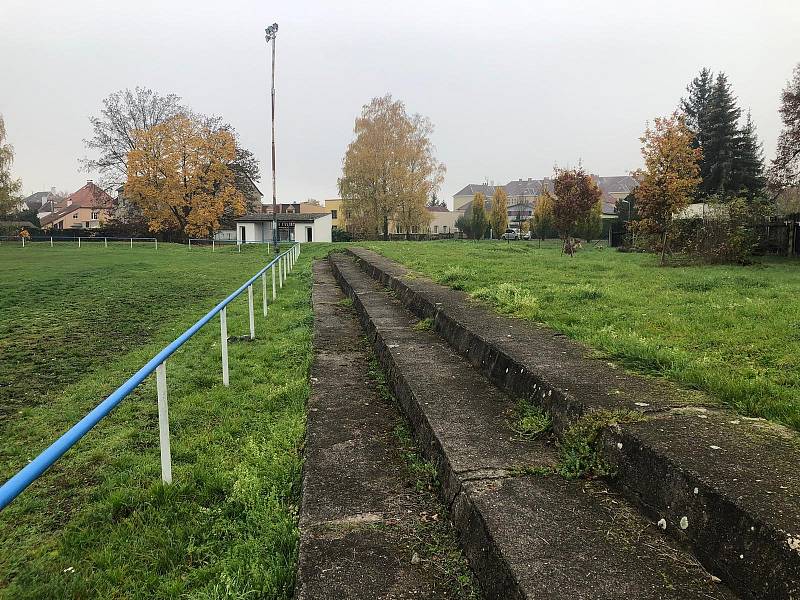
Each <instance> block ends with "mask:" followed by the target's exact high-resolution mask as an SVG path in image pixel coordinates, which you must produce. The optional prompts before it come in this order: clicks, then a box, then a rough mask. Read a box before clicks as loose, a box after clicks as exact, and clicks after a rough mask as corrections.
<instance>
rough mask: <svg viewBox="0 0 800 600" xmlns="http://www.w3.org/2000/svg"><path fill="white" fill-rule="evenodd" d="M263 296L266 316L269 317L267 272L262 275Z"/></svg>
mask: <svg viewBox="0 0 800 600" xmlns="http://www.w3.org/2000/svg"><path fill="white" fill-rule="evenodd" d="M261 292H262V293H261V296H262V299H263V304H264V316H265V317H266V316H267V273H266V271H265V272H263V273H262V274H261Z"/></svg>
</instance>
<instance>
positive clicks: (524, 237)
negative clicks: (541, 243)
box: [522, 231, 531, 242]
mask: <svg viewBox="0 0 800 600" xmlns="http://www.w3.org/2000/svg"><path fill="white" fill-rule="evenodd" d="M522 239H523V240H525V241H526V242H527V241H530V239H531V232H530V231H526V232H525V235H523V236H522Z"/></svg>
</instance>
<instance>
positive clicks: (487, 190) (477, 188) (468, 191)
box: [454, 183, 495, 197]
mask: <svg viewBox="0 0 800 600" xmlns="http://www.w3.org/2000/svg"><path fill="white" fill-rule="evenodd" d="M494 187H495V186H493V185H487V184H485V183H470V184H469V185H467V186H465V187H464V188H463V189H461V190H460V191H458V192H456V193H455V194H454V196H474V195H475V194H477V193H478V192H481V193H482V194H483V195H484V196H486V197H489V196H491V195H492V194H494Z"/></svg>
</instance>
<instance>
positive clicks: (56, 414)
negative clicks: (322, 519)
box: [0, 245, 325, 599]
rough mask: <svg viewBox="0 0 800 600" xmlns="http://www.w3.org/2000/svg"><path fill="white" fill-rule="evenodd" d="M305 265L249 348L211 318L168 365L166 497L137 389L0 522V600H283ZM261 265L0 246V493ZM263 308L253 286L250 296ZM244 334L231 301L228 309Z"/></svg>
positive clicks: (148, 405)
mask: <svg viewBox="0 0 800 600" xmlns="http://www.w3.org/2000/svg"><path fill="white" fill-rule="evenodd" d="M324 251H325V248H324V247H316V249H314V250H311V249H308V250H307V251H306V252H304V254H303V256H302V258H301V260H300V262H299V263H298V265H297V268H296V270H295V272H294V273H293V274H292V275H290V278H289V281H288V283H287V286H286V287H284V289H283V290H282V291H281V292H280V293H279V298H278V302H277V303H276V305H275V306H274V307H273V308H272V309H271V311H272V312H271V314H270V317H269V318H268V319H266V320H265V319H263V318H262V317H260V316H258V314H257V317H256V338H257V339H256V340H255V341H254V342H250V341H240V342H232V343H231V344H230V365H231V367H230V368H231V386H230V388H224V387H223V386H222V385H221V374H220V358H219V325H218V320H214V321H212V322H211V323H209V325H208V326H206V327H205V328H204V329H202V330H201V331H200V332H199V333H198V334H197V335H196V336H195V337H194V338H193V339H192V340H190V341H189V342H188V343H187V344H186V345H185V346H183V347H182V348H181V349H180V350H179V351H178V352H177V353H176V354H175V355H173V357H172V358H171V359H169V360H168V363H167V373H168V381H169V402H170V426H171V433H172V456H173V477H174V484H173V485H171V486H163V485H161V484H160V483H159V479H160V466H159V451H158V430H157V410H156V401H155V383H154V381H153V380H152V378H150V379H148V380H147V381H146V382H145V383H144V384H143V385H141V386H140V387H139V388H138V389H137V390H136V391H135V392H134V393H133V394H132V395H131V396H129V397H128V398H127V399H126V400H124V401H123V402H122V403H121V404H120V406H119V407H117V409H116V410H115V411H114V412H112V413H111V415H109V417H107V418H106V419H105V420H104V421H102V422H101V423H100V424H99V425H98V426H97V427H95V429H94V430H92V431H91V432H89V434H87V436H86V437H85V438H84V439H83V440H82V441H81V442H79V444H78V446H76V447H75V448H73V449H72V450H71V451H70V452H68V453H67V454H66V455H65V456H64V457H63V458H62V459H61V460H60V461H59V462H57V463H56V465H54V467H52V468H51V469H50V470H49V471H48V472H47V473H45V475H44V476H43V477H42V478H41V479H39V480H38V481H37V482H35V483H34V484H33V485H32V486H31V487H30V488H28V490H26V491H25V492H23V494H22V495H21V496H20V497H19V498H17V499H16V500H15V501H14V502H13V503H12V504H11V505H10V506H9V507H8V508H7V509H5V510H4V511H3V512H2V513H0V597H2V598H9V599H10V598H14V599H17V598H95V597H102V598H123V597H125V598H156V597H158V598H178V597H193V598H232V597H236V598H244V597H249V596H254V597H267V598H288V597H290V596H291V592H292V586H293V580H294V568H295V566H294V557H295V553H296V545H297V528H296V511H297V502H298V499H299V498H298V496H299V477H300V469H301V458H300V446H301V443H302V439H303V432H304V423H305V417H304V404H305V400H306V397H307V394H308V367H309V362H310V357H311V332H312V312H311V306H310V286H311V275H310V268H309V265H310V258H311V256H312V254H314V253H315V252H316V253H317V254H319V253H322V252H324ZM266 260H267V253H266V249H265V248H263V247H247V248H245V250H244V251H243V252H242V253H241V254H237V253H235V252H230V251H223V252H217V253H214V254H212V253H211V252H210V250H207V249H197V250H192V251H191V252H188V251H187V249H186V247H180V246H170V245H162V246H160V247H159V249H158V250H157V251H155V250H154V249H153V248H152V247H144V246H143V247H134V248H133V249H130V248H127V247H124V246H121V247H111V248H108V249H105V248H103V247H100V246H85V247H83V248H81V249H77V248H75V247H64V246H62V247H58V246H57V247H55V248H52V249H51V248H49V247H46V246H40V245H31V246H29V247H28V248H25V249H24V250H23V249H22V248H20V247H18V246H16V247H14V246H10V245H2V246H0V357H2V358H1V360H0V480H2V481H4V480H5V479H7V478H8V477H9V476H11V475H12V474H13V473H14V472H16V470H18V469H19V468H20V467H22V466H24V465H25V464H26V462H27V461H28V460H29V459H31V458H33V457H34V456H36V454H38V453H39V452H40V451H41V450H42V449H44V448H45V447H46V446H47V445H48V444H49V443H51V442H52V441H53V440H54V439H55V437H57V435H60V434H61V433H62V432H63V431H65V430H66V429H67V428H68V427H69V426H71V425H72V424H74V423H75V422H76V421H77V420H78V419H80V418H81V417H82V416H83V415H84V414H85V413H86V412H87V411H88V410H89V409H91V408H92V407H94V406H95V405H96V404H97V403H98V402H99V401H100V400H101V399H102V398H103V397H105V396H106V395H108V394H109V393H110V392H111V391H112V390H113V389H114V388H116V387H117V386H118V385H119V384H121V383H122V382H123V381H124V380H125V379H126V378H127V377H129V376H130V375H131V374H133V372H135V371H136V370H137V369H138V368H139V367H140V366H141V365H142V364H144V362H146V360H147V359H148V358H150V357H151V356H152V355H154V354H155V353H156V352H157V351H158V350H160V349H161V348H162V347H163V346H164V345H165V344H166V343H168V342H170V341H171V340H172V339H174V338H175V337H176V336H177V335H178V334H179V333H181V332H182V331H183V330H184V329H186V328H187V327H188V326H189V325H191V324H192V323H193V322H194V321H195V320H197V318H199V317H200V316H202V315H203V314H204V313H205V312H206V311H207V310H208V309H210V308H211V307H213V306H214V305H215V304H216V303H217V302H218V301H219V300H221V299H222V298H224V297H225V296H226V295H227V294H228V293H230V292H231V291H233V290H234V289H235V288H237V287H238V286H239V285H240V284H241V283H243V282H244V281H245V280H246V279H247V278H248V277H249V276H250V275H252V274H253V273H254V272H255V271H257V269H258V268H259V267H260V266H262V265H263V264H265V262H266ZM256 302H257V306H259V307H260V287H257V288H256ZM228 313H229V316H228V331H229V334H230V335H231V336H237V335H243V334H245V333H246V332H247V317H246V313H247V300H246V295H244V296H242V297H240V299H238V300H237V301H235V302H234V304H233V305H232V306H231V307H230V308H229V310H228Z"/></svg>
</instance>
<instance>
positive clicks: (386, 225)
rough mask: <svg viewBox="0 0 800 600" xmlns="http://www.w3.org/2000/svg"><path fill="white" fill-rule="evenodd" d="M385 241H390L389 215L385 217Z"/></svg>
mask: <svg viewBox="0 0 800 600" xmlns="http://www.w3.org/2000/svg"><path fill="white" fill-rule="evenodd" d="M383 241H384V242H388V241H389V217H388V216H387V215H383Z"/></svg>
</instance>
